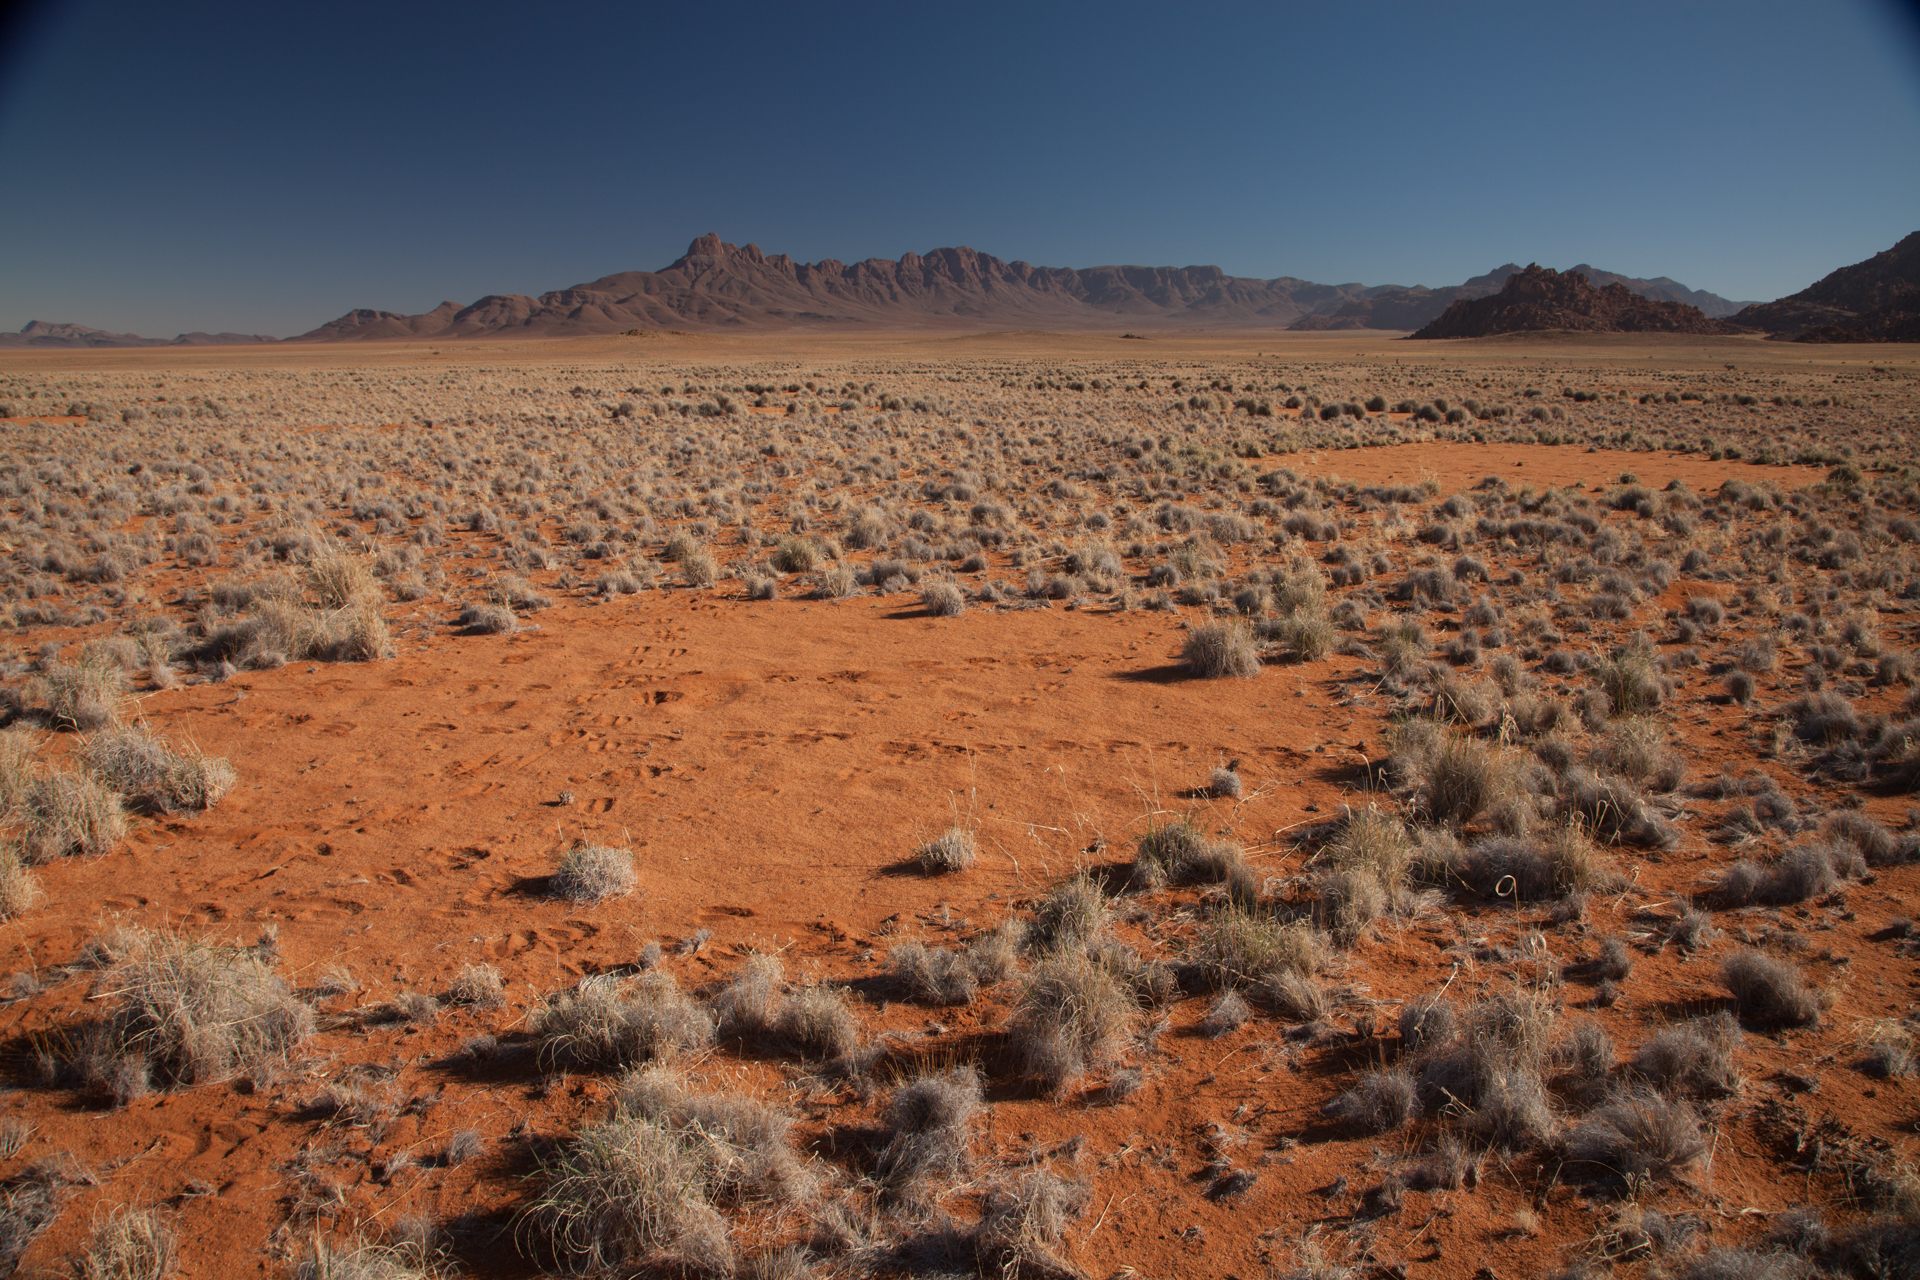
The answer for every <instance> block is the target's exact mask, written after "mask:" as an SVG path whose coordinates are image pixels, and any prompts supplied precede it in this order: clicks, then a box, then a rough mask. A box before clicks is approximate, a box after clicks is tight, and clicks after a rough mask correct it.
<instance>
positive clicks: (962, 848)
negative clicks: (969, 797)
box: [913, 826, 979, 876]
mask: <svg viewBox="0 0 1920 1280" xmlns="http://www.w3.org/2000/svg"><path fill="white" fill-rule="evenodd" d="M977 857H979V849H978V847H977V846H976V844H975V841H974V835H973V832H971V831H969V830H967V828H965V827H959V826H954V827H948V828H947V829H946V830H945V831H943V832H941V833H940V834H939V835H937V836H935V837H934V838H933V839H931V840H929V841H927V842H926V843H925V844H923V845H921V846H920V847H919V848H918V849H916V850H914V853H913V860H914V865H916V866H918V867H919V868H920V871H921V874H923V875H929V876H938V875H950V874H952V873H954V872H956V871H965V870H966V869H967V868H968V867H971V866H972V865H973V864H974V860H975V859H976V858H977Z"/></svg>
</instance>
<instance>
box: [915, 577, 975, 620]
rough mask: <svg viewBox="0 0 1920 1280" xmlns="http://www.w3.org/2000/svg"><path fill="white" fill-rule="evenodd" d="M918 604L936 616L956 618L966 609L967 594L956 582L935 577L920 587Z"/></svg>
mask: <svg viewBox="0 0 1920 1280" xmlns="http://www.w3.org/2000/svg"><path fill="white" fill-rule="evenodd" d="M920 604H921V606H922V607H923V608H925V609H926V611H927V612H928V613H930V614H932V615H933V616H934V617H936V618H957V617H959V616H960V615H961V614H963V613H965V612H966V611H967V594H966V592H964V591H962V590H961V589H960V587H959V584H958V583H955V582H953V581H951V580H949V579H946V578H935V579H934V580H932V581H931V582H928V583H927V584H926V585H925V586H923V587H921V588H920Z"/></svg>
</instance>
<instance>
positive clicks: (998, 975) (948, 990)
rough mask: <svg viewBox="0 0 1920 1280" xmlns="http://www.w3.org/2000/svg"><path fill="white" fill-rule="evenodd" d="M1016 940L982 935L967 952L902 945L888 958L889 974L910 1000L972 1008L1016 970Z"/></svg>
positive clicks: (908, 944) (912, 943)
mask: <svg viewBox="0 0 1920 1280" xmlns="http://www.w3.org/2000/svg"><path fill="white" fill-rule="evenodd" d="M1016 945H1017V944H1015V943H1014V942H1013V940H1012V939H1011V938H1010V937H1009V936H1008V935H1007V934H1005V933H1001V932H995V933H987V934H982V935H981V936H980V937H978V938H976V939H974V941H973V942H972V943H970V944H969V945H968V946H967V947H966V949H965V950H961V951H955V950H952V949H950V948H947V947H930V946H927V945H926V944H925V943H921V942H903V943H901V944H900V945H899V946H897V947H895V948H894V949H893V951H892V952H891V953H890V954H889V955H888V957H887V962H888V972H889V974H890V976H891V977H892V979H893V981H894V984H895V985H896V986H897V987H899V988H900V989H901V990H902V991H903V992H905V993H906V996H907V998H908V999H911V1000H917V1001H919V1002H921V1003H922V1004H932V1005H965V1004H972V1003H973V1000H974V997H975V996H976V995H977V994H978V993H979V990H980V988H981V987H983V986H990V985H992V984H993V983H996V982H999V981H1001V980H1003V979H1004V978H1005V977H1006V976H1007V975H1008V973H1009V972H1011V970H1012V967H1013V951H1014V949H1015V946H1016Z"/></svg>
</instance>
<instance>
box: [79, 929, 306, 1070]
mask: <svg viewBox="0 0 1920 1280" xmlns="http://www.w3.org/2000/svg"><path fill="white" fill-rule="evenodd" d="M121 945H122V947H123V951H122V955H121V957H120V959H119V960H118V961H117V962H116V963H115V964H114V965H113V966H112V967H111V968H110V969H109V970H108V971H107V972H106V974H105V975H104V976H103V977H102V978H101V980H100V982H99V984H98V988H97V990H96V992H95V996H96V998H97V999H102V1000H108V1001H111V1002H113V1012H112V1014H111V1015H110V1016H109V1018H108V1019H107V1021H106V1022H105V1023H104V1024H102V1025H101V1026H100V1027H99V1028H98V1029H97V1030H96V1032H95V1034H94V1036H93V1037H92V1039H91V1042H90V1043H89V1044H88V1045H87V1046H86V1053H87V1061H86V1062H85V1063H84V1064H83V1066H84V1069H85V1071H86V1074H87V1075H89V1076H90V1077H91V1078H92V1079H93V1080H94V1081H95V1082H97V1083H101V1084H106V1085H108V1086H110V1087H111V1088H112V1089H113V1090H114V1092H115V1093H116V1094H118V1095H120V1096H122V1097H123V1098H124V1097H125V1096H129V1095H130V1094H132V1093H137V1092H139V1089H140V1086H141V1085H143V1084H144V1082H145V1081H147V1080H150V1079H153V1080H157V1081H158V1082H160V1083H161V1084H163V1085H166V1086H190V1085H198V1084H206V1083H209V1082H211V1081H215V1080H223V1079H226V1078H227V1077H228V1076H232V1075H235V1074H239V1073H247V1074H257V1073H260V1072H263V1071H267V1070H270V1069H271V1068H273V1067H274V1066H276V1065H278V1064H280V1063H282V1062H284V1061H286V1059H287V1057H288V1056H289V1055H290V1054H292V1053H293V1051H294V1050H295V1049H297V1048H298V1047H299V1046H300V1043H301V1042H302V1041H303V1040H304V1039H305V1038H306V1037H307V1035H308V1034H309V1033H311V1032H312V1030H313V1013H312V1011H311V1010H310V1009H308V1007H307V1006H306V1004H304V1003H303V1002H302V1001H301V1000H300V999H299V998H298V997H296V996H295V995H294V993H293V991H292V989H291V988H289V987H288V986H287V984H286V982H285V981H284V980H283V979H282V978H281V977H280V976H279V975H278V974H276V973H275V972H274V971H273V966H272V965H271V964H270V963H269V962H268V961H267V960H265V959H262V958H261V956H260V955H259V954H257V953H256V952H255V951H252V950H245V949H241V948H238V947H225V946H217V945H214V944H211V943H206V942H200V941H196V940H194V939H190V938H183V937H180V936H179V935H177V934H171V933H150V932H145V931H133V932H130V933H129V934H128V935H127V936H126V937H125V938H123V939H122V942H121Z"/></svg>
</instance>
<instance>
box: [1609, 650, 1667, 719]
mask: <svg viewBox="0 0 1920 1280" xmlns="http://www.w3.org/2000/svg"><path fill="white" fill-rule="evenodd" d="M1594 679H1595V680H1596V681H1597V682H1598V683H1599V685H1600V690H1601V692H1602V693H1604V694H1605V695H1606V697H1607V705H1608V706H1609V707H1610V708H1611V709H1612V711H1613V714H1614V715H1616V716H1638V715H1645V714H1646V713H1647V712H1650V711H1652V710H1654V709H1655V708H1657V707H1658V706H1659V705H1660V702H1661V699H1663V698H1664V697H1665V696H1666V689H1665V686H1664V685H1663V684H1662V683H1661V680H1660V671H1659V668H1658V667H1656V666H1655V665H1654V660H1653V654H1652V652H1651V651H1650V650H1649V649H1646V648H1641V647H1630V648H1626V649H1622V650H1621V651H1620V652H1618V653H1615V654H1613V655H1612V656H1610V657H1607V658H1603V659H1601V660H1600V661H1599V663H1597V664H1596V665H1595V667H1594Z"/></svg>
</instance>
